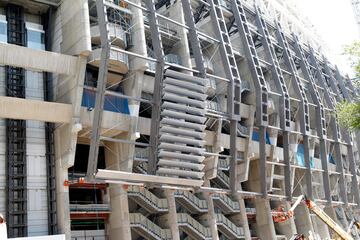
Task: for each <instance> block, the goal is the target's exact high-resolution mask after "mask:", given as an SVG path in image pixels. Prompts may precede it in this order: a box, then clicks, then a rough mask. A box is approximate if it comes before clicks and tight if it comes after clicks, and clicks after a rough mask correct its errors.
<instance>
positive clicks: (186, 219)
mask: <svg viewBox="0 0 360 240" xmlns="http://www.w3.org/2000/svg"><path fill="white" fill-rule="evenodd" d="M177 219H178V223H179V224H187V225H189V226H190V227H192V228H193V229H194V230H195V231H197V232H198V233H199V234H200V235H202V236H203V237H204V238H206V239H207V238H210V239H211V231H210V228H207V227H204V226H203V225H202V224H200V223H199V222H198V221H196V220H195V219H193V218H192V217H191V216H190V215H189V214H187V213H178V214H177Z"/></svg>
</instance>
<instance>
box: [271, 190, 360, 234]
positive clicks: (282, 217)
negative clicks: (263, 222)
mask: <svg viewBox="0 0 360 240" xmlns="http://www.w3.org/2000/svg"><path fill="white" fill-rule="evenodd" d="M300 203H304V204H305V205H306V206H307V207H308V208H309V209H310V210H311V211H312V212H313V213H314V214H315V215H316V216H318V217H319V218H320V219H321V220H322V221H323V222H324V223H325V224H326V225H328V227H329V228H330V229H331V230H333V231H334V232H335V233H336V234H337V235H338V236H339V237H340V239H343V240H354V238H353V237H352V236H351V234H350V231H351V229H352V227H353V226H354V225H355V226H356V227H357V228H358V229H360V223H359V222H357V221H355V220H353V221H352V222H351V224H350V225H349V228H348V230H347V231H345V230H344V229H342V227H341V226H340V225H339V224H337V223H336V222H335V221H334V220H332V219H331V218H330V217H329V216H328V215H327V214H326V213H325V212H324V211H323V210H322V209H321V208H320V207H319V206H317V205H316V204H315V203H314V202H313V201H311V200H309V199H306V197H305V196H304V195H301V196H300V197H299V198H298V199H297V200H296V202H295V203H294V205H293V206H292V207H291V208H290V210H289V211H287V212H278V213H277V214H275V215H274V216H273V219H274V221H275V222H284V221H286V220H288V219H289V218H291V217H293V216H294V210H295V208H296V207H297V206H298V205H299V204H300ZM294 237H295V238H293V239H304V237H303V236H301V235H298V236H294Z"/></svg>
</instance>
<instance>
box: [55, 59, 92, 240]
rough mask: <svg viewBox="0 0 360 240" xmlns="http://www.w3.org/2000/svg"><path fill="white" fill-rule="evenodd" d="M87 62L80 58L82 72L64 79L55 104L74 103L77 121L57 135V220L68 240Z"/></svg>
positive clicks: (60, 231) (63, 128) (63, 127)
mask: <svg viewBox="0 0 360 240" xmlns="http://www.w3.org/2000/svg"><path fill="white" fill-rule="evenodd" d="M86 63H87V59H86V57H83V56H80V57H79V58H78V62H77V69H78V72H77V74H76V75H75V76H60V77H59V81H67V80H68V78H70V80H71V81H67V82H66V84H63V85H62V86H61V87H59V88H58V89H57V91H58V92H55V96H56V97H55V101H56V102H61V103H71V104H72V107H73V109H72V111H73V119H72V122H71V123H69V124H65V125H62V126H60V127H58V128H57V129H56V130H55V132H54V135H55V159H56V162H55V168H56V197H57V201H56V202H57V220H58V228H59V233H61V234H65V236H66V239H67V240H69V239H70V238H71V224H70V208H69V189H68V187H67V186H64V182H65V180H68V168H70V167H72V166H73V165H74V161H75V151H76V144H77V134H78V132H79V131H80V130H81V124H80V123H79V119H80V109H81V99H82V93H83V87H82V86H83V84H84V78H85V69H86Z"/></svg>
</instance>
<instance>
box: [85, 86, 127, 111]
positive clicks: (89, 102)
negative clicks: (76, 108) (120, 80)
mask: <svg viewBox="0 0 360 240" xmlns="http://www.w3.org/2000/svg"><path fill="white" fill-rule="evenodd" d="M81 106H83V107H87V108H94V107H95V92H93V91H91V90H88V89H84V93H83V98H82V102H81ZM104 110H105V111H110V112H118V113H124V114H130V109H129V103H128V100H127V99H124V98H119V97H115V96H109V95H106V96H105V102H104Z"/></svg>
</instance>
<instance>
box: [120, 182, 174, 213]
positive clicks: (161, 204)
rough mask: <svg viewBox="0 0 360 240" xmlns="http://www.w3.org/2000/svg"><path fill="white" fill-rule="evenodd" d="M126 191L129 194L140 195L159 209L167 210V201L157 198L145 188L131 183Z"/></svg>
mask: <svg viewBox="0 0 360 240" xmlns="http://www.w3.org/2000/svg"><path fill="white" fill-rule="evenodd" d="M127 192H128V194H129V195H130V196H140V197H142V198H143V199H145V201H147V202H148V203H150V204H151V205H153V206H154V207H156V208H157V209H158V210H159V211H167V210H168V207H169V205H168V202H167V200H166V199H161V198H158V197H157V196H156V195H154V194H153V193H152V192H150V191H148V190H147V189H145V188H143V187H140V186H135V185H131V186H129V187H128V189H127Z"/></svg>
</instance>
